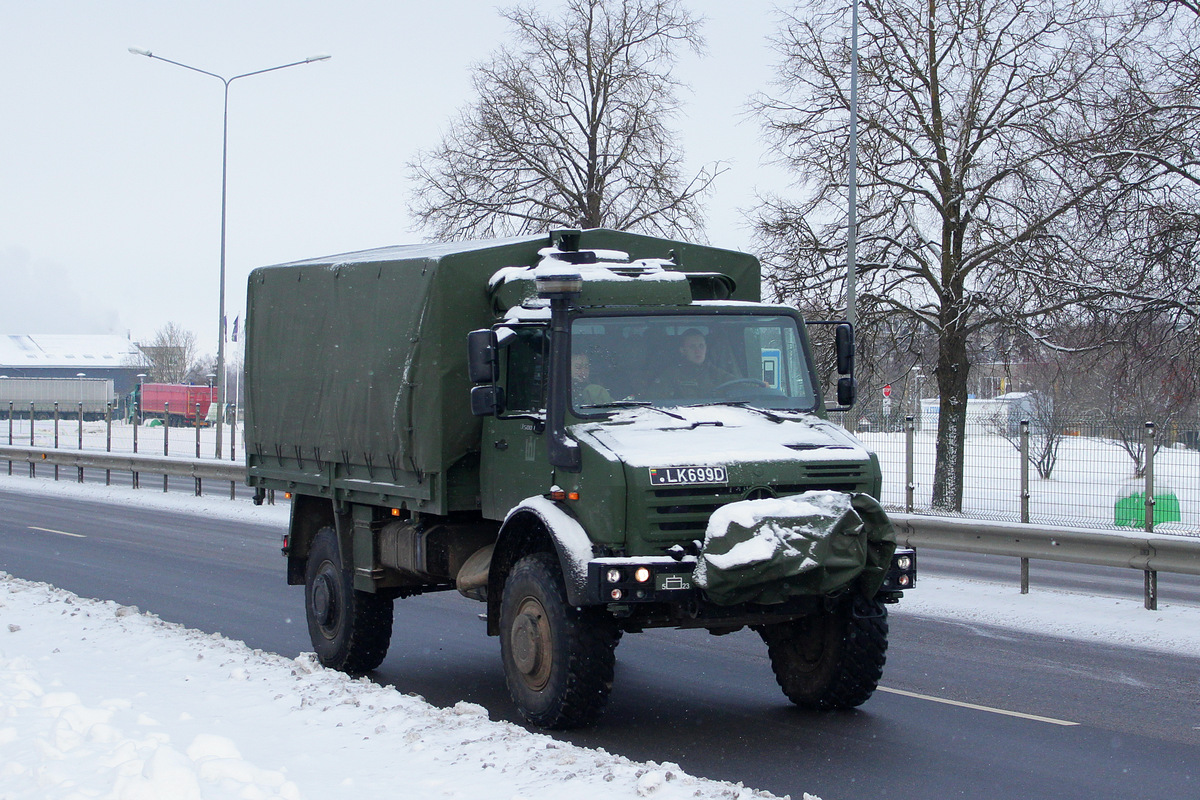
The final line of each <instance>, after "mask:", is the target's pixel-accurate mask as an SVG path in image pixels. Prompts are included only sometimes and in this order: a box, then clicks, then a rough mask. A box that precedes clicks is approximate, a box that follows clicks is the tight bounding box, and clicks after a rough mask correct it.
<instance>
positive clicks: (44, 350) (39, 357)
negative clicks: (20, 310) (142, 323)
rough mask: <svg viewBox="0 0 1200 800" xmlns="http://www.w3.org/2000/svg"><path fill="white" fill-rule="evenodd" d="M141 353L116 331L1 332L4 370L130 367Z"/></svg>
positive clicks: (1, 357) (0, 341) (1, 366)
mask: <svg viewBox="0 0 1200 800" xmlns="http://www.w3.org/2000/svg"><path fill="white" fill-rule="evenodd" d="M139 355H140V352H139V351H138V348H137V345H135V344H134V343H133V342H131V341H130V340H129V339H126V338H125V337H124V336H116V335H112V334H104V335H73V334H28V335H27V334H0V369H3V368H5V367H12V368H21V369H29V368H36V367H59V368H63V367H69V368H72V369H74V368H79V369H81V370H86V369H87V368H88V367H91V368H93V369H99V368H104V369H113V368H117V367H124V366H129V365H130V362H131V361H133V359H135V358H137V357H138V356H139Z"/></svg>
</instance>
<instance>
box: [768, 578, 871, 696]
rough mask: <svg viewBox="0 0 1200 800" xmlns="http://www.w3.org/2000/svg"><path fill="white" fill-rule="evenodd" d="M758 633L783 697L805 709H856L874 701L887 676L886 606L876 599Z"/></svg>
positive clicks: (858, 600)
mask: <svg viewBox="0 0 1200 800" xmlns="http://www.w3.org/2000/svg"><path fill="white" fill-rule="evenodd" d="M757 630H758V633H759V635H760V636H762V638H763V641H764V642H766V644H767V652H768V653H769V655H770V657H771V668H772V669H773V670H774V671H775V679H776V680H777V681H778V682H779V685H780V687H781V688H782V689H783V693H784V694H785V695H787V697H788V699H789V700H791V701H792V702H793V703H795V704H796V705H798V706H800V707H802V708H811V709H816V710H821V711H825V710H829V709H845V708H856V707H858V706H860V705H862V704H863V703H865V702H867V700H868V699H870V697H871V695H872V694H873V693H874V692H875V688H876V687H877V686H878V685H879V679H880V678H881V677H882V676H883V664H884V661H885V660H886V657H887V634H888V622H887V606H885V605H884V604H883V603H881V602H880V601H878V600H863V599H861V598H858V599H855V600H854V601H852V602H843V603H840V604H839V605H838V606H836V607H835V608H833V609H832V610H830V611H827V612H825V613H823V614H817V615H813V616H811V617H804V618H802V619H797V620H793V621H791V622H783V623H779V624H776V625H764V626H762V627H760V628H758V629H757Z"/></svg>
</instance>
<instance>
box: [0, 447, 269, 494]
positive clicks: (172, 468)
mask: <svg viewBox="0 0 1200 800" xmlns="http://www.w3.org/2000/svg"><path fill="white" fill-rule="evenodd" d="M0 461H8V462H9V463H10V465H11V464H13V463H27V464H29V468H30V474H31V475H32V474H33V472H34V471H35V470H36V469H37V467H38V466H40V465H42V464H47V465H51V466H54V467H56V468H57V467H75V468H76V469H77V470H78V471H79V477H78V480H79V482H80V483H82V482H83V470H84V469H103V470H108V471H114V470H115V471H118V472H129V473H131V474H132V475H133V480H134V486H135V487H136V486H137V485H138V481H139V476H140V475H141V474H142V473H148V474H150V475H162V476H163V488H164V489H166V480H167V478H168V477H178V478H192V479H194V480H195V481H196V494H200V491H201V489H200V482H201V481H203V480H215V481H229V496H230V499H232V498H233V496H234V492H235V490H236V488H237V484H239V483H244V482H245V480H246V465H245V464H243V463H241V462H239V461H217V460H215V459H203V458H176V457H173V456H156V455H149V454H140V453H139V454H136V455H134V454H129V453H98V452H95V451H91V450H55V449H54V448H39V447H20V446H16V445H0ZM9 471H10V472H11V466H10V470H9Z"/></svg>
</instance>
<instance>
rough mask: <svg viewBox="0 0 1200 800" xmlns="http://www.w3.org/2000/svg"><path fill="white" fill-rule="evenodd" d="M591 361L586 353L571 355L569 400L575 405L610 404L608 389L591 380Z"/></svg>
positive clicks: (610, 397) (610, 396)
mask: <svg viewBox="0 0 1200 800" xmlns="http://www.w3.org/2000/svg"><path fill="white" fill-rule="evenodd" d="M591 367H592V365H591V359H589V358H588V354H587V353H572V354H571V398H572V400H573V401H574V403H575V405H577V406H580V407H584V408H586V407H587V406H602V405H609V404H611V403H612V401H613V399H612V395H611V394H609V391H608V389H606V388H604V387H603V386H601V385H600V384H598V383H593V382H592V379H591V372H592V369H591Z"/></svg>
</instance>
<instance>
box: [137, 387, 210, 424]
mask: <svg viewBox="0 0 1200 800" xmlns="http://www.w3.org/2000/svg"><path fill="white" fill-rule="evenodd" d="M129 400H130V409H133V408H134V407H136V408H137V410H138V413H139V414H140V416H141V419H142V420H143V421H145V420H148V419H163V418H164V417H167V424H168V425H176V426H180V425H195V424H196V411H197V408H199V412H200V413H199V419H200V425H202V426H203V425H207V424H208V422H207V419H208V409H209V406H211V405H212V404H213V403H215V402H217V388H216V387H215V386H187V385H184V384H179V383H143V384H140V385H139V386H137V387H135V388H134V390H133V392H132V393H130V395H129ZM135 404H136V406H135Z"/></svg>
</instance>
